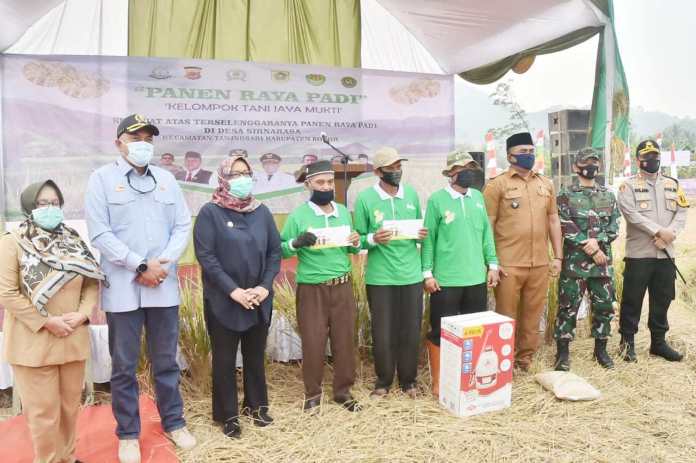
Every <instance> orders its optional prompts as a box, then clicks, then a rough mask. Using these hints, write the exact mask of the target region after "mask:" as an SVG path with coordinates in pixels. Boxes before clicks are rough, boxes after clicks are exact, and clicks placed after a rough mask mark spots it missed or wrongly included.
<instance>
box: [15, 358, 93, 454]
mask: <svg viewBox="0 0 696 463" xmlns="http://www.w3.org/2000/svg"><path fill="white" fill-rule="evenodd" d="M12 370H13V372H14V376H15V384H16V386H17V387H18V388H19V397H20V399H21V400H22V410H23V413H24V416H25V417H26V419H27V423H28V424H29V433H30V434H31V440H32V443H33V445H34V463H64V462H65V463H73V462H74V461H75V434H76V431H77V416H78V414H79V413H80V397H81V394H82V385H83V383H84V380H85V361H78V362H70V363H65V364H63V365H49V366H45V367H25V366H21V365H12Z"/></svg>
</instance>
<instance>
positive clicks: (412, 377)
mask: <svg viewBox="0 0 696 463" xmlns="http://www.w3.org/2000/svg"><path fill="white" fill-rule="evenodd" d="M367 300H368V303H369V305H370V318H371V320H372V351H373V354H374V357H375V372H376V373H377V381H376V382H375V389H379V388H384V389H389V387H390V386H391V385H392V382H393V381H394V371H395V370H396V372H397V374H398V378H399V385H400V386H401V389H403V390H408V389H410V388H412V387H414V386H415V385H416V374H417V373H418V350H419V347H420V328H421V322H422V321H423V284H422V283H420V282H419V283H416V284H413V285H404V286H375V285H367Z"/></svg>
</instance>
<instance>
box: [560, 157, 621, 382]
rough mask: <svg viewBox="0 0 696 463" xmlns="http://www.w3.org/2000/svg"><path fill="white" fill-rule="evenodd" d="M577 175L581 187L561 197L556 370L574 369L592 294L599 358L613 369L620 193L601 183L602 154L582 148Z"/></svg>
mask: <svg viewBox="0 0 696 463" xmlns="http://www.w3.org/2000/svg"><path fill="white" fill-rule="evenodd" d="M573 171H574V172H575V173H577V174H578V180H579V184H578V185H574V186H572V187H570V188H567V189H563V190H562V191H561V193H560V194H559V195H558V200H557V202H558V215H559V217H560V219H561V228H562V230H563V256H564V260H563V268H562V270H561V275H560V280H559V282H558V304H559V307H558V314H557V316H556V329H555V332H554V337H555V338H556V344H557V354H556V364H555V369H556V370H559V371H568V370H569V369H570V359H569V344H570V341H572V340H573V338H574V337H575V325H576V320H577V315H578V309H579V307H580V302H581V301H582V298H583V296H584V294H585V291H588V292H589V294H590V300H591V302H592V337H594V338H595V349H594V357H595V359H596V360H597V362H598V363H599V364H600V365H601V366H603V367H604V368H613V367H614V363H613V361H612V359H611V357H609V355H608V354H607V339H608V337H609V335H610V332H611V320H612V319H613V318H614V307H613V303H614V283H613V276H614V268H613V265H612V257H611V242H612V241H614V240H615V239H616V237H617V235H618V233H619V217H620V212H619V208H618V206H617V204H616V199H615V198H614V194H613V193H612V192H610V191H608V190H607V189H606V188H605V187H603V186H601V185H598V184H597V183H596V182H595V180H594V179H595V176H596V175H597V172H598V171H599V156H598V155H597V153H596V152H595V151H594V150H593V149H592V148H584V149H582V150H581V151H580V152H579V153H578V156H577V158H576V162H575V165H574V166H573Z"/></svg>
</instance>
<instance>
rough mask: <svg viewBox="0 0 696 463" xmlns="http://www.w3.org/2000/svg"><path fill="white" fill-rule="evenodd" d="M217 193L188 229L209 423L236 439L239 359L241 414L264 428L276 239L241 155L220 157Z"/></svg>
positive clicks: (277, 259) (277, 251)
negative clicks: (197, 285) (208, 356)
mask: <svg viewBox="0 0 696 463" xmlns="http://www.w3.org/2000/svg"><path fill="white" fill-rule="evenodd" d="M217 177H218V188H217V189H216V190H215V192H214V193H213V198H212V200H211V201H210V202H209V203H208V204H206V205H205V206H203V207H202V208H201V210H200V212H199V214H198V218H197V220H196V225H195V227H194V229H193V236H194V244H195V248H196V257H197V258H198V262H199V263H200V265H201V269H202V271H203V297H204V310H205V317H206V323H207V326H208V332H209V334H210V339H211V345H212V354H213V420H214V421H216V422H218V423H221V424H222V425H223V432H224V434H225V435H226V436H228V437H239V436H240V434H241V428H240V425H239V411H238V403H237V381H236V358H237V344H238V343H239V342H240V341H241V344H242V357H243V359H244V369H243V378H244V402H243V405H242V413H243V414H246V415H249V416H251V418H252V420H253V422H254V424H255V425H257V426H267V425H268V424H270V423H271V422H272V421H273V419H272V418H271V417H270V416H269V415H268V394H267V390H266V375H265V371H264V351H265V347H266V336H267V334H268V326H269V324H270V322H271V311H272V306H273V279H274V278H275V276H276V275H277V274H278V272H279V270H280V258H281V250H280V237H279V235H278V230H277V228H276V225H275V222H274V221H273V216H272V215H271V212H270V211H269V210H268V208H267V207H266V206H264V205H262V204H261V203H259V202H258V201H257V200H256V199H255V198H254V197H253V196H252V195H251V189H252V186H253V181H252V171H251V166H250V165H249V163H248V162H247V160H246V159H244V157H242V156H235V157H231V158H228V159H225V160H224V161H222V163H221V164H220V168H219V169H218V172H217Z"/></svg>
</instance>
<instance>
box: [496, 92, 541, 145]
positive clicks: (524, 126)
mask: <svg viewBox="0 0 696 463" xmlns="http://www.w3.org/2000/svg"><path fill="white" fill-rule="evenodd" d="M489 98H491V100H492V102H493V105H494V106H500V107H502V108H503V109H504V110H505V111H507V112H508V113H509V114H510V118H509V122H508V123H507V124H506V125H504V126H503V127H498V128H492V129H490V130H491V131H492V132H493V136H495V139H496V140H498V141H500V140H505V139H506V138H507V137H509V136H510V135H512V134H514V133H517V132H523V131H526V132H531V129H530V128H529V122H528V121H527V113H526V112H525V110H524V109H522V106H520V104H519V103H518V102H517V100H516V99H515V94H514V92H513V90H512V80H508V81H506V82H499V83H498V85H497V86H496V87H495V92H493V93H491V94H490V95H489Z"/></svg>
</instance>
